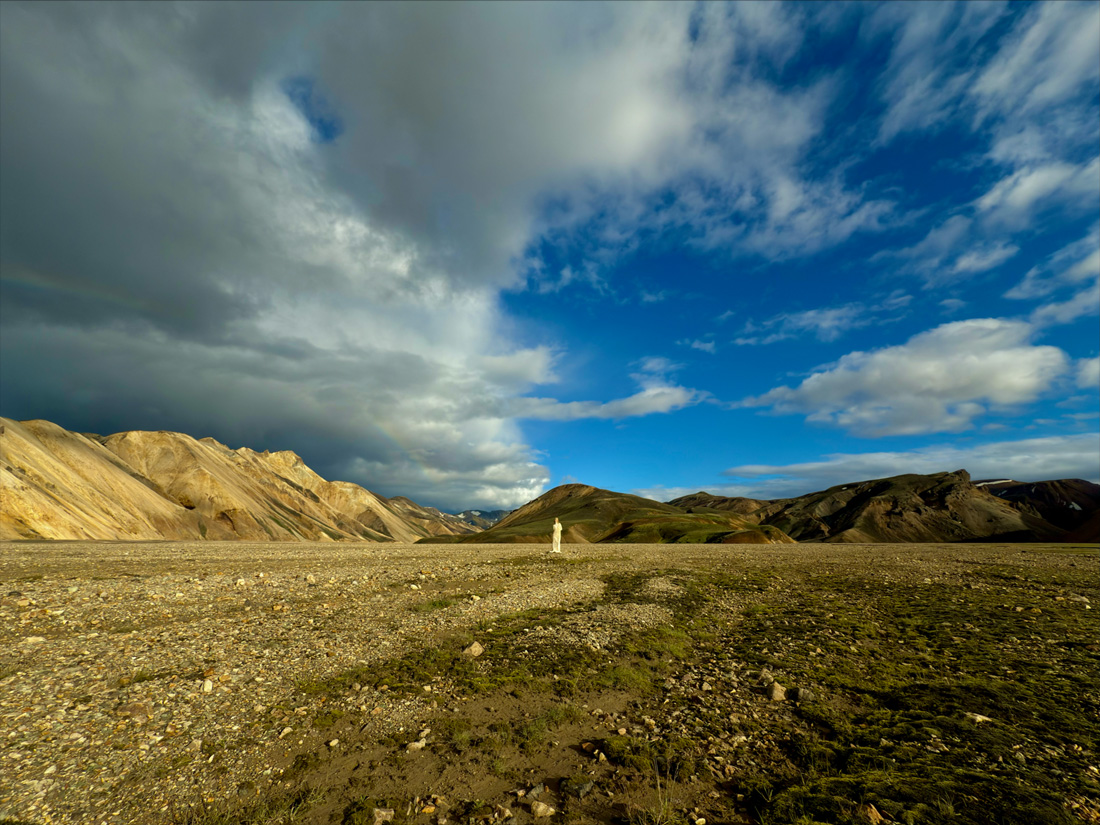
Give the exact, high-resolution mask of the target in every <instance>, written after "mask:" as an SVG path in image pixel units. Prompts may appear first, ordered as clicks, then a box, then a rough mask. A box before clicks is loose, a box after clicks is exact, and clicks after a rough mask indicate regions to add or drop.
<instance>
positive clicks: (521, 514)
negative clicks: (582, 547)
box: [421, 484, 793, 544]
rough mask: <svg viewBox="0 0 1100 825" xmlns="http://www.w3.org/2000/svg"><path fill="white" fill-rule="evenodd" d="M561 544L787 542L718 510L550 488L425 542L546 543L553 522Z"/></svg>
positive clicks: (584, 488) (571, 486)
mask: <svg viewBox="0 0 1100 825" xmlns="http://www.w3.org/2000/svg"><path fill="white" fill-rule="evenodd" d="M555 518H559V519H560V520H561V523H562V526H563V530H562V541H563V542H565V543H566V544H578V543H584V544H591V543H596V542H632V543H639V544H646V543H688V542H690V543H725V544H730V543H744V544H774V543H779V542H791V541H793V539H791V538H790V537H789V536H787V535H786V534H785V533H783V532H782V531H781V530H778V529H776V528H774V527H769V526H765V525H760V524H757V523H754V522H753V521H751V520H749V519H745V518H742V517H741V516H739V515H737V514H735V513H729V512H723V511H720V510H712V511H706V512H704V511H699V512H695V513H692V512H687V511H685V510H684V509H682V508H680V507H676V506H674V505H672V504H662V503H661V502H659V501H651V500H649V499H646V498H641V497H640V496H633V495H629V494H627V493H614V492H612V491H610V490H601V489H599V488H598V487H589V486H587V485H584V484H565V485H563V486H561V487H555V488H554V489H553V490H550V491H549V492H547V493H544V494H543V495H541V496H539V497H538V498H536V499H535V500H534V501H531V502H528V503H527V504H525V505H523V506H522V507H520V508H519V509H518V510H515V511H513V512H512V513H511V514H509V515H508V516H507V517H506V518H504V519H502V520H501V521H500V522H498V523H497V524H495V525H494V526H492V527H490V528H489V529H487V530H485V531H484V532H482V533H478V534H477V535H475V536H449V537H448V536H433V537H429V538H426V539H422V540H421V541H427V542H433V543H434V542H441V541H447V542H456V541H457V542H477V543H490V544H501V543H516V542H519V543H531V544H537V543H547V542H549V541H550V531H551V529H552V527H553V524H554V519H555Z"/></svg>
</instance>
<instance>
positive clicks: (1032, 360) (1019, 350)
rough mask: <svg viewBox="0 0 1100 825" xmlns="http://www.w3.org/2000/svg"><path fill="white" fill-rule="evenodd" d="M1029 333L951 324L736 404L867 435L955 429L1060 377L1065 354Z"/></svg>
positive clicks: (976, 322)
mask: <svg viewBox="0 0 1100 825" xmlns="http://www.w3.org/2000/svg"><path fill="white" fill-rule="evenodd" d="M1032 334H1033V330H1032V327H1031V326H1030V325H1028V324H1026V323H1024V322H1020V321H1005V320H1001V319H996V318H982V319H973V320H968V321H956V322H953V323H949V324H944V325H942V326H939V327H936V328H935V329H932V330H929V331H927V332H923V333H921V334H919V335H916V336H914V337H913V338H911V339H910V340H909V341H908V342H906V343H905V344H902V345H900V346H894V347H886V348H884V349H879V350H873V351H871V352H853V353H849V354H848V355H845V356H844V357H843V358H841V359H840V360H839V361H838V362H837V363H836V364H835V365H831V366H828V367H824V368H821V369H819V371H817V372H814V373H813V374H812V375H811V376H809V377H808V378H806V379H805V380H804V381H803V382H802V383H801V384H800V385H798V386H797V387H793V388H792V387H776V388H775V389H773V390H770V391H769V392H767V393H764V394H763V395H761V396H757V397H755V398H747V399H745V400H744V401H742V402H741V403H740V405H741V406H744V407H766V408H769V409H771V410H772V411H773V412H776V413H780V414H791V413H797V414H802V415H805V416H807V420H808V421H812V422H818V423H823V424H830V425H833V426H838V427H842V428H844V429H846V430H848V431H849V432H851V433H852V434H854V435H860V436H867V437H876V436H883V435H897V434H909V435H912V434H918V433H933V432H953V431H960V430H964V429H967V428H969V427H971V426H972V424H973V421H974V419H975V418H977V417H979V416H980V415H983V414H984V413H986V412H987V411H988V410H989V408H990V407H991V406H996V407H1003V406H1008V405H1016V404H1023V403H1027V402H1030V401H1034V400H1035V399H1037V398H1038V397H1039V396H1040V395H1041V394H1042V393H1043V392H1044V391H1046V390H1047V389H1048V388H1049V387H1050V386H1051V384H1052V383H1053V382H1054V380H1055V379H1056V378H1058V377H1059V376H1060V375H1061V374H1062V373H1064V372H1065V370H1066V368H1067V358H1066V355H1065V353H1064V352H1062V351H1061V350H1060V349H1058V348H1057V347H1051V346H1035V345H1033V344H1031V343H1030V338H1031V336H1032Z"/></svg>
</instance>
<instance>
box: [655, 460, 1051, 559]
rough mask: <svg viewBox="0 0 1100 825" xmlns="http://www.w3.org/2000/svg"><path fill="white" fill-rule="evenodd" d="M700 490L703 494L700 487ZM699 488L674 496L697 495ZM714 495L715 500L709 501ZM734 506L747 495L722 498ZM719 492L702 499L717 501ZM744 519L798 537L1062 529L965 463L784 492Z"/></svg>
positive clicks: (1021, 534)
mask: <svg viewBox="0 0 1100 825" xmlns="http://www.w3.org/2000/svg"><path fill="white" fill-rule="evenodd" d="M702 495H705V494H702ZM699 496H700V494H695V495H694V496H687V497H685V498H681V499H676V500H674V501H673V502H671V503H672V504H674V505H676V504H679V505H681V506H682V505H683V503H684V502H685V499H692V500H697V501H703V500H704V499H702V498H699ZM713 499H717V500H713ZM725 501H729V502H733V504H732V505H731V506H732V507H735V508H742V507H744V506H745V505H744V502H748V501H752V500H751V499H727V500H725ZM723 505H724V501H723V500H722V499H721V497H712V500H711V501H710V503H709V506H710V507H712V508H721V507H722V506H723ZM745 516H746V518H750V519H753V520H755V521H758V522H759V523H760V524H763V525H771V526H773V527H778V528H779V529H780V530H783V531H784V532H785V533H787V534H788V535H790V536H791V537H793V538H795V539H797V540H799V541H826V542H866V543H879V542H887V543H889V542H951V541H979V540H997V541H1058V540H1065V539H1066V538H1067V533H1066V530H1065V529H1064V528H1063V527H1060V526H1059V525H1057V524H1054V523H1051V522H1050V521H1048V520H1047V519H1046V518H1044V517H1043V516H1042V515H1041V514H1040V512H1039V511H1038V510H1037V509H1035V508H1034V507H1032V506H1031V505H1029V504H1026V503H1020V502H1010V501H1006V500H1002V499H1001V498H999V497H998V496H996V495H994V494H993V493H991V492H990V491H989V490H988V489H987V488H986V487H982V486H979V485H976V484H974V483H973V482H972V481H971V480H970V475H969V474H968V473H967V472H966V471H965V470H957V471H955V472H952V473H937V474H934V475H916V474H909V475H900V476H893V477H891V478H883V479H872V480H870V481H863V482H858V483H854V484H844V485H838V486H836V487H830V488H829V489H827V490H822V491H820V492H817V493H810V494H808V495H805V496H799V497H797V498H791V499H780V500H776V501H766V502H761V506H760V507H758V508H756V509H755V510H752V511H751V512H747V513H746V514H745Z"/></svg>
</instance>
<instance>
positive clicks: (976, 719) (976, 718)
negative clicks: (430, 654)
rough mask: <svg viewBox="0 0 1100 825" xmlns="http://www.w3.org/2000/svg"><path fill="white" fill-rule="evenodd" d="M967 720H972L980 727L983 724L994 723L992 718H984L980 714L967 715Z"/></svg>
mask: <svg viewBox="0 0 1100 825" xmlns="http://www.w3.org/2000/svg"><path fill="white" fill-rule="evenodd" d="M966 718H967V719H969V720H971V721H972V722H975V723H977V724H979V725H980V724H982V723H983V722H992V721H993V719H992V717H989V716H982V715H981V714H980V713H967V714H966Z"/></svg>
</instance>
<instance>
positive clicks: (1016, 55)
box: [968, 3, 1100, 116]
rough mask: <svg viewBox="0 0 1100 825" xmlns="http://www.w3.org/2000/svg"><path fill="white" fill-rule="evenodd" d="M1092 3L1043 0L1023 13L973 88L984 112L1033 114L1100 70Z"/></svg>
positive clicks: (1099, 17) (1096, 12)
mask: <svg viewBox="0 0 1100 825" xmlns="http://www.w3.org/2000/svg"><path fill="white" fill-rule="evenodd" d="M1098 34H1100V7H1098V6H1096V4H1094V3H1040V4H1037V5H1035V6H1032V7H1031V8H1030V10H1029V11H1028V12H1027V13H1026V14H1025V15H1023V17H1022V18H1021V20H1020V22H1019V23H1018V24H1017V25H1016V27H1015V29H1014V30H1013V32H1012V33H1011V34H1010V35H1009V36H1008V38H1007V39H1006V41H1005V43H1004V45H1003V46H1002V48H1001V50H1000V51H999V53H998V54H997V55H996V57H995V58H994V59H993V60H991V61H990V62H989V63H988V64H987V65H986V66H985V67H984V68H983V69H982V71H981V74H980V76H979V77H978V78H977V79H976V80H975V82H974V84H973V85H972V86H971V87H970V88H969V90H968V91H969V93H970V94H971V95H973V97H974V98H976V99H977V101H979V105H980V107H981V111H982V112H983V114H987V113H989V112H993V111H995V112H997V113H1000V114H1006V113H1010V114H1012V115H1014V116H1021V115H1032V114H1034V113H1036V112H1039V111H1043V110H1045V109H1047V108H1048V107H1050V106H1051V105H1055V104H1058V103H1061V102H1063V101H1065V100H1067V99H1070V98H1072V97H1074V96H1075V95H1076V94H1078V93H1079V92H1081V91H1082V90H1086V89H1089V88H1090V87H1091V86H1092V85H1093V84H1095V82H1096V79H1097V76H1098V74H1100V57H1098V55H1097V50H1096V40H1097V35H1098Z"/></svg>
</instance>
